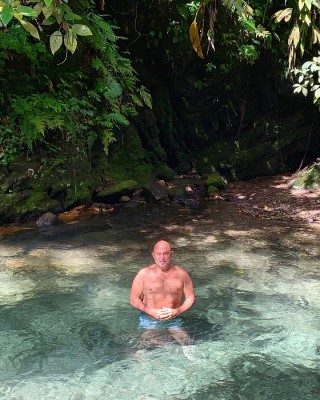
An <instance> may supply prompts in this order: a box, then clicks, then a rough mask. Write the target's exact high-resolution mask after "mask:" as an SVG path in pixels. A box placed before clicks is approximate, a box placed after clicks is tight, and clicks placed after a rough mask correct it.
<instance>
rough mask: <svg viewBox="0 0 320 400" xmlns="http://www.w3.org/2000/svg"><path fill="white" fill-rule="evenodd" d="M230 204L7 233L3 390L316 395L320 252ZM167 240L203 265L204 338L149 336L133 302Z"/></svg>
mask: <svg viewBox="0 0 320 400" xmlns="http://www.w3.org/2000/svg"><path fill="white" fill-rule="evenodd" d="M318 236H319V235H318V233H317V232H314V231H311V230H309V229H308V227H305V226H303V225H292V224H291V225H286V224H285V223H283V222H279V223H277V222H275V221H269V220H264V219H252V218H250V217H247V216H244V215H242V214H240V213H237V212H236V211H235V209H234V208H233V206H232V205H231V204H230V203H227V202H218V201H217V202H214V201H212V202H210V203H207V204H206V205H205V206H203V207H202V208H200V209H198V210H186V209H182V208H180V207H179V206H178V205H170V206H164V205H163V206H160V205H156V206H152V207H151V206H146V207H139V208H135V209H132V208H123V209H122V210H121V211H120V212H119V213H117V214H116V215H113V216H107V215H104V214H102V215H99V216H94V217H91V218H87V219H79V220H75V221H71V222H69V223H61V224H58V225H55V226H52V227H46V228H41V229H40V228H38V229H36V228H34V229H32V230H30V231H25V232H20V233H16V234H14V235H11V236H6V237H3V238H2V239H1V240H0V278H1V286H0V315H1V324H0V345H1V356H0V398H1V399H5V400H53V399H54V400H56V399H59V400H107V399H110V400H111V399H112V400H118V399H119V400H120V399H121V400H122V399H126V400H131V399H134V400H150V399H157V400H180V399H181V400H182V399H192V400H210V399H212V400H269V399H270V400H271V399H277V400H280V399H281V400H302V399H303V400H307V399H310V400H311V399H312V400H315V399H316V398H318V394H319V388H320V269H319V267H320V261H319V260H320V257H319V256H320V250H319V246H318V239H319V237H318ZM159 239H165V240H167V241H169V242H170V243H171V245H172V248H173V250H174V258H173V261H174V262H175V263H176V264H177V265H180V266H183V267H184V268H185V269H186V270H187V271H188V272H189V274H190V276H191V278H192V280H193V282H194V286H195V289H196V297H197V301H196V304H195V305H194V306H193V308H192V309H191V310H189V311H188V312H187V313H185V314H184V316H183V326H184V330H185V332H186V333H187V335H188V336H189V337H190V339H191V343H186V344H179V343H178V342H176V341H175V340H174V339H173V338H171V337H170V335H168V334H167V333H166V332H160V333H159V338H158V341H157V342H156V344H153V345H152V346H149V347H146V346H143V345H141V335H142V331H141V329H140V328H138V314H139V313H138V311H137V310H135V309H133V308H132V307H131V306H130V305H129V301H128V300H129V293H130V286H131V282H132V279H133V277H134V276H135V274H136V273H137V272H138V270H139V269H140V268H141V267H143V266H146V265H149V264H150V263H151V262H152V259H151V255H150V252H151V251H152V247H153V245H154V243H155V242H156V241H157V240H159Z"/></svg>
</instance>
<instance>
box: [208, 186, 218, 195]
mask: <svg viewBox="0 0 320 400" xmlns="http://www.w3.org/2000/svg"><path fill="white" fill-rule="evenodd" d="M218 192H219V189H218V188H217V187H216V186H214V185H210V186H209V187H208V193H209V194H214V193H218Z"/></svg>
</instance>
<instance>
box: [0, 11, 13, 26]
mask: <svg viewBox="0 0 320 400" xmlns="http://www.w3.org/2000/svg"><path fill="white" fill-rule="evenodd" d="M12 17H13V10H12V8H11V7H4V8H3V9H2V12H1V14H0V18H1V21H2V23H3V25H4V26H7V25H8V23H9V22H10V21H11V20H12Z"/></svg>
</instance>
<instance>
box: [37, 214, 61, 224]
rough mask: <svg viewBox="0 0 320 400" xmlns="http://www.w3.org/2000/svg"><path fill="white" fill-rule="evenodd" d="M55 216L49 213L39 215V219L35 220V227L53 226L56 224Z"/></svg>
mask: <svg viewBox="0 0 320 400" xmlns="http://www.w3.org/2000/svg"><path fill="white" fill-rule="evenodd" d="M56 219H57V216H56V215H55V214H53V213H51V212H47V213H45V214H43V215H41V217H40V218H38V219H37V221H36V224H37V226H48V225H53V224H54V223H55V222H56Z"/></svg>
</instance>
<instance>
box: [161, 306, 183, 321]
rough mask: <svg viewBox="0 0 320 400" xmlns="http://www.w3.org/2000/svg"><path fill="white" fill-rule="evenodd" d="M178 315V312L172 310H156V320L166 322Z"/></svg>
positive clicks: (164, 308)
mask: <svg viewBox="0 0 320 400" xmlns="http://www.w3.org/2000/svg"><path fill="white" fill-rule="evenodd" d="M177 315H178V310H176V309H173V308H166V307H162V308H160V309H159V310H158V319H160V320H167V319H172V318H175V317H176V316H177Z"/></svg>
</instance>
